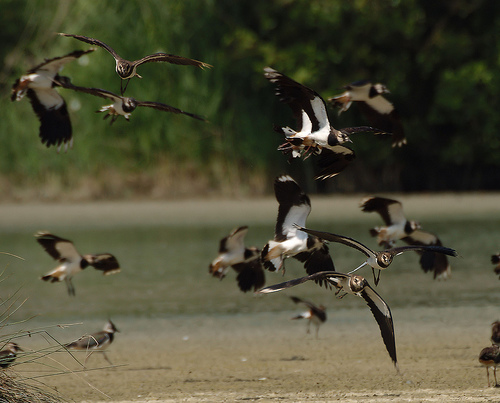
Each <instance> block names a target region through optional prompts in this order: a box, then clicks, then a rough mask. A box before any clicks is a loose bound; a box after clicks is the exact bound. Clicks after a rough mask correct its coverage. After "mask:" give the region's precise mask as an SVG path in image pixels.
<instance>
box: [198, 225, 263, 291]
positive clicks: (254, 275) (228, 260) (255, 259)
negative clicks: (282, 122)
mask: <svg viewBox="0 0 500 403" xmlns="http://www.w3.org/2000/svg"><path fill="white" fill-rule="evenodd" d="M247 232H248V227H247V226H243V227H238V228H235V229H234V230H233V231H231V233H230V234H229V235H228V236H226V237H224V238H223V239H221V241H220V244H219V255H218V256H217V257H216V258H215V259H214V260H213V261H212V263H211V264H210V266H209V269H208V271H209V273H210V274H212V275H213V276H214V277H217V278H218V279H220V280H222V279H223V278H224V277H225V276H226V274H227V272H228V270H229V268H230V267H232V268H233V269H234V270H235V271H236V272H237V273H238V275H237V277H236V281H237V282H238V286H239V287H240V290H241V291H243V292H247V291H250V290H251V289H252V288H253V289H254V291H256V290H258V289H259V288H262V287H263V286H264V284H265V281H266V279H265V274H264V269H263V268H262V264H261V262H260V250H259V249H257V248H256V247H250V248H246V247H245V244H244V240H245V236H246V234H247Z"/></svg>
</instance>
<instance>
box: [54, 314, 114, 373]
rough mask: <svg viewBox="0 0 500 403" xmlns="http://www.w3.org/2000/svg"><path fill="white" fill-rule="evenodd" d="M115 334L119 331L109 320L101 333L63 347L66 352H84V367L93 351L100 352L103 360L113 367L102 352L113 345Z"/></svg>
mask: <svg viewBox="0 0 500 403" xmlns="http://www.w3.org/2000/svg"><path fill="white" fill-rule="evenodd" d="M116 332H119V330H118V329H117V328H116V326H115V324H114V323H113V322H111V320H108V322H107V323H106V325H105V326H104V328H103V330H102V331H100V332H96V333H92V334H90V335H84V336H82V337H80V338H79V339H78V340H76V341H73V342H71V343H68V344H65V345H64V347H65V348H67V349H68V350H83V351H86V352H87V355H86V356H85V361H84V363H83V366H84V367H85V364H86V363H87V360H88V358H89V357H90V355H91V354H92V353H93V352H94V351H99V352H101V353H102V355H103V357H104V359H105V360H106V361H107V362H109V364H110V365H113V363H112V362H111V361H110V360H109V358H108V356H107V355H106V352H105V351H104V350H105V349H107V348H108V347H109V345H110V344H111V343H113V340H114V338H115V333H116Z"/></svg>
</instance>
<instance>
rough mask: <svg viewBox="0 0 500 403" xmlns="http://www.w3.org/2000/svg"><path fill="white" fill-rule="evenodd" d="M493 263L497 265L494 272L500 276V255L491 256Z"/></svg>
mask: <svg viewBox="0 0 500 403" xmlns="http://www.w3.org/2000/svg"><path fill="white" fill-rule="evenodd" d="M491 263H493V264H494V265H495V268H494V269H493V271H494V272H495V274H498V275H499V276H500V253H497V254H496V255H492V256H491Z"/></svg>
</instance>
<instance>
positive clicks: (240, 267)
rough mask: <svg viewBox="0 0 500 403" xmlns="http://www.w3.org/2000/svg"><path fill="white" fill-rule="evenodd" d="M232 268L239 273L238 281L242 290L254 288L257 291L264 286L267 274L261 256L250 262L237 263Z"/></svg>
mask: <svg viewBox="0 0 500 403" xmlns="http://www.w3.org/2000/svg"><path fill="white" fill-rule="evenodd" d="M232 268H233V269H234V270H235V271H236V272H237V273H238V275H237V276H236V281H237V282H238V287H239V288H240V290H241V291H243V292H247V291H250V290H251V289H252V288H253V289H254V291H257V290H258V289H259V288H262V287H264V284H265V283H266V275H265V273H264V269H263V267H262V264H261V262H260V258H259V257H257V258H256V259H253V260H251V261H249V262H244V263H238V264H235V265H233V266H232Z"/></svg>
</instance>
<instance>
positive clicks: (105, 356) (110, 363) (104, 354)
mask: <svg viewBox="0 0 500 403" xmlns="http://www.w3.org/2000/svg"><path fill="white" fill-rule="evenodd" d="M102 355H103V357H104V358H105V359H106V361H107V362H109V365H113V363H112V362H111V361H110V359H109V358H108V356H107V355H106V352H105V351H102Z"/></svg>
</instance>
